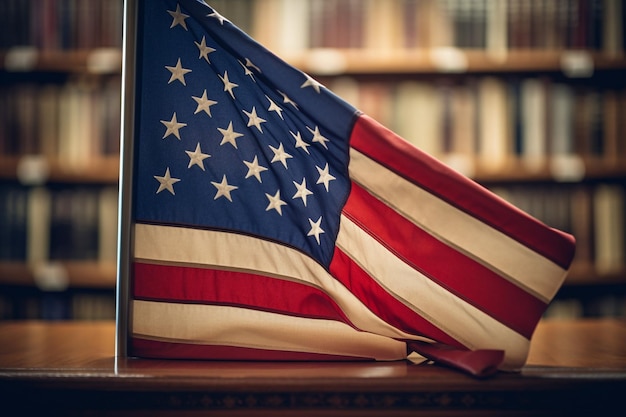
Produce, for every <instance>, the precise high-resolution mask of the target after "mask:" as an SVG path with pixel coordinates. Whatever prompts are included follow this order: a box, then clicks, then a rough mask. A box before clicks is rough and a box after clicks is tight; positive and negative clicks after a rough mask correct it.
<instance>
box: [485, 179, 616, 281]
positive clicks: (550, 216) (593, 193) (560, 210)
mask: <svg viewBox="0 0 626 417" xmlns="http://www.w3.org/2000/svg"><path fill="white" fill-rule="evenodd" d="M492 190H493V191H494V192H495V193H496V194H498V195H500V196H501V197H502V198H504V199H505V200H507V201H509V202H510V203H512V204H513V205H515V206H517V207H519V208H520V209H522V210H524V211H525V212H527V213H529V214H531V215H532V216H534V217H536V218H538V219H539V220H541V221H543V222H544V223H546V224H547V225H549V226H552V227H555V228H557V229H560V230H563V231H567V232H569V233H571V234H572V235H573V236H574V237H575V238H576V254H575V262H574V264H578V265H585V266H586V265H592V266H593V269H594V270H595V271H596V272H597V273H598V274H615V273H623V271H624V268H625V267H626V189H625V188H624V185H623V184H620V183H600V184H593V185H592V184H570V185H569V186H564V185H558V184H553V185H536V186H528V185H516V186H509V187H494V188H492Z"/></svg>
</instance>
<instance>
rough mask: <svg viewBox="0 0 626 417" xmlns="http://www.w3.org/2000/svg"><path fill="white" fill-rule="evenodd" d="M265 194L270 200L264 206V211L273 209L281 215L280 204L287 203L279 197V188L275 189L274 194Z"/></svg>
mask: <svg viewBox="0 0 626 417" xmlns="http://www.w3.org/2000/svg"><path fill="white" fill-rule="evenodd" d="M265 196H266V197H267V199H268V200H269V201H270V202H269V204H268V205H267V207H266V208H265V211H270V210H271V209H274V210H276V211H277V212H278V214H280V215H281V216H282V215H283V209H282V206H285V205H287V203H285V202H284V201H283V200H281V199H280V190H278V191H276V194H274V195H269V194H268V193H265Z"/></svg>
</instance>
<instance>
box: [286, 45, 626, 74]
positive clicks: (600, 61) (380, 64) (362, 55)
mask: <svg viewBox="0 0 626 417" xmlns="http://www.w3.org/2000/svg"><path fill="white" fill-rule="evenodd" d="M279 56H280V54H279ZM284 57H285V58H286V61H287V62H289V63H291V64H292V65H294V66H296V67H298V68H300V69H302V70H303V71H306V72H309V73H311V74H314V75H320V76H324V75H327V76H334V75H340V74H418V73H459V74H471V73H515V72H563V73H565V74H566V75H569V76H572V77H585V76H589V75H590V72H591V73H593V72H594V71H606V70H618V69H623V68H626V57H625V56H623V55H620V56H609V55H606V54H602V53H597V52H589V51H566V50H563V51H558V50H557V51H553V50H546V51H542V50H516V51H508V52H505V53H503V54H499V55H497V54H493V53H489V52H487V51H485V50H461V49H456V48H436V49H427V50H389V51H384V50H380V51H379V50H359V49H352V50H349V49H319V50H310V51H304V52H298V53H292V54H285V55H284Z"/></svg>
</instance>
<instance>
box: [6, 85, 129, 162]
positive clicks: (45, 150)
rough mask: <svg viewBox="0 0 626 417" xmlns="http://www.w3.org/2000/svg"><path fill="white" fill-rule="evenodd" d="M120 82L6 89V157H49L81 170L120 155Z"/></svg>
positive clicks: (19, 86) (24, 86) (12, 86)
mask: <svg viewBox="0 0 626 417" xmlns="http://www.w3.org/2000/svg"><path fill="white" fill-rule="evenodd" d="M120 82H121V81H120V79H119V77H111V78H102V79H98V80H89V81H87V80H72V81H70V82H67V83H44V84H38V83H35V82H32V83H31V82H29V83H16V84H6V85H2V86H0V108H2V109H3V111H2V112H0V155H14V156H21V155H33V154H36V155H43V156H47V157H52V158H56V159H58V160H59V161H62V162H66V163H67V164H68V165H73V166H77V167H81V166H84V165H85V164H89V161H90V160H92V159H93V158H94V157H97V156H108V155H110V156H114V155H118V154H119V151H120V140H119V138H120V115H121V86H120Z"/></svg>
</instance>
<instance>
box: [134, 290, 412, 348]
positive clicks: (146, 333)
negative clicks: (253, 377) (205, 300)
mask: <svg viewBox="0 0 626 417" xmlns="http://www.w3.org/2000/svg"><path fill="white" fill-rule="evenodd" d="M132 307H133V335H134V336H136V337H143V338H148V339H156V340H167V341H173V342H184V343H191V344H206V345H219V346H237V347H245V348H258V349H270V350H284V351H291V352H313V353H321V354H329V355H343V356H353V357H362V358H373V359H377V360H401V359H405V358H406V345H405V344H404V343H403V342H399V341H397V340H394V339H390V338H388V337H384V336H379V335H375V334H372V333H367V332H359V331H357V330H355V329H353V328H352V327H350V326H348V325H346V324H344V323H340V322H338V321H334V320H319V319H309V318H302V317H291V316H285V315H282V314H276V313H269V312H263V311H255V310H248V309H245V308H239V307H225V306H214V305H202V304H176V303H163V302H154V301H137V300H135V301H133V306H132Z"/></svg>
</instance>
